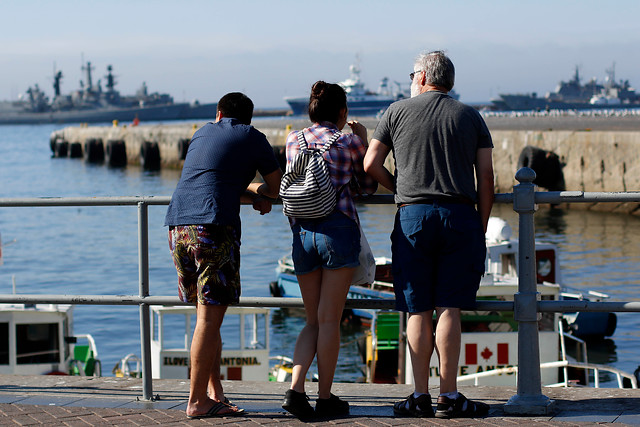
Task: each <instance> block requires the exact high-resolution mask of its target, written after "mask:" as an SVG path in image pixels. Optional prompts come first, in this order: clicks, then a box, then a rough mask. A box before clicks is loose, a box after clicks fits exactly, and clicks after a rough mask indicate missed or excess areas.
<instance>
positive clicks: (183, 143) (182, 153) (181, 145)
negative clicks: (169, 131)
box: [178, 138, 191, 160]
mask: <svg viewBox="0 0 640 427" xmlns="http://www.w3.org/2000/svg"><path fill="white" fill-rule="evenodd" d="M190 143H191V140H190V139H189V138H182V139H181V140H180V141H178V156H179V160H184V159H186V158H187V152H188V151H189V144H190Z"/></svg>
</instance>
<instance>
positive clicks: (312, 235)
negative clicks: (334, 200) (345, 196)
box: [291, 212, 360, 274]
mask: <svg viewBox="0 0 640 427" xmlns="http://www.w3.org/2000/svg"><path fill="white" fill-rule="evenodd" d="M291 231H292V232H293V250H292V255H291V258H292V259H293V266H294V268H295V271H296V274H307V273H311V272H312V271H314V270H317V269H318V268H325V269H328V270H335V269H338V268H343V267H357V266H359V265H360V262H359V261H358V255H359V254H360V227H358V224H357V223H356V222H355V221H354V220H352V219H351V218H349V217H348V216H346V215H345V214H343V213H341V212H334V213H332V214H331V215H329V216H327V217H325V218H322V219H315V220H313V219H306V220H304V219H296V222H295V224H294V225H293V226H292V227H291Z"/></svg>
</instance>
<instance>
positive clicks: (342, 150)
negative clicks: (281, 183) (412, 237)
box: [287, 122, 378, 223]
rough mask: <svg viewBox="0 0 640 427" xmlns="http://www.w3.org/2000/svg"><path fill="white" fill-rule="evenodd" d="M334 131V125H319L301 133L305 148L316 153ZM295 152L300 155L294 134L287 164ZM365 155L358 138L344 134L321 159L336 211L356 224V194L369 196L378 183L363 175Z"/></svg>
mask: <svg viewBox="0 0 640 427" xmlns="http://www.w3.org/2000/svg"><path fill="white" fill-rule="evenodd" d="M337 130H338V128H337V127H336V125H334V124H333V123H330V122H322V123H315V124H314V125H313V126H311V127H309V128H305V129H303V132H304V138H305V139H306V140H307V146H308V147H309V148H317V149H319V148H321V147H322V146H323V145H324V144H325V142H327V141H328V140H329V138H331V136H332V135H333V134H334V132H336V131H337ZM298 151H300V145H299V144H298V131H293V132H291V133H290V134H289V135H288V136H287V164H288V163H289V162H291V161H292V160H293V158H294V157H295V156H296V154H298ZM366 151H367V147H366V145H365V143H364V142H363V141H362V140H361V139H360V137H358V136H357V135H355V134H353V133H344V134H343V135H342V136H341V137H340V138H338V140H337V141H336V142H334V143H333V144H332V145H331V148H330V149H329V150H327V151H326V152H325V153H324V155H323V157H324V160H325V161H326V163H327V166H328V167H329V174H330V175H331V182H332V184H333V186H334V187H335V189H336V192H337V193H338V200H337V204H336V209H337V210H339V211H341V212H343V213H344V214H345V215H347V216H348V217H350V218H352V219H353V220H354V221H356V222H358V223H359V222H360V221H359V219H358V214H357V212H356V206H355V203H354V202H353V197H354V195H358V192H359V193H360V194H372V193H374V192H375V191H376V189H377V188H378V184H377V182H376V181H375V180H374V179H373V178H371V177H370V176H369V175H367V174H366V173H365V171H364V166H363V165H362V161H363V159H364V155H365V153H366ZM352 177H355V180H356V182H357V183H358V186H359V187H360V188H359V189H353V188H352V186H350V185H349V183H350V182H351V178H352ZM354 193H355V194H354Z"/></svg>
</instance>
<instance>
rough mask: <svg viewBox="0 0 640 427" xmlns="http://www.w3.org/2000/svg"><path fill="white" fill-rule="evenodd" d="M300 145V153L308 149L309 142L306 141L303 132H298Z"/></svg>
mask: <svg viewBox="0 0 640 427" xmlns="http://www.w3.org/2000/svg"><path fill="white" fill-rule="evenodd" d="M298 144H299V145H300V151H302V150H306V149H307V148H308V146H307V140H306V139H304V133H303V132H302V131H299V132H298Z"/></svg>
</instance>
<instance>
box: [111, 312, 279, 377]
mask: <svg viewBox="0 0 640 427" xmlns="http://www.w3.org/2000/svg"><path fill="white" fill-rule="evenodd" d="M269 313H270V312H269V309H268V308H249V307H233V306H232V307H229V308H228V309H227V312H226V313H225V316H224V322H223V324H222V327H221V329H220V334H221V336H222V355H221V361H220V375H221V378H222V379H223V380H248V381H268V380H269V376H270V373H271V370H272V368H271V367H270V357H269V321H270V316H269ZM195 324H196V308H195V307H194V306H180V307H177V306H166V307H165V306H151V330H152V331H154V334H153V336H152V338H151V372H152V377H153V378H158V379H167V378H173V379H188V378H189V376H190V366H191V364H190V360H189V356H190V349H191V339H192V337H193V329H194V327H195ZM274 363H275V362H274ZM113 373H114V374H115V375H116V376H124V377H129V376H130V377H139V376H140V375H141V361H140V359H139V358H138V357H137V356H136V355H135V354H128V355H127V356H125V357H123V358H122V359H120V361H118V363H117V364H116V366H115V367H114V368H113Z"/></svg>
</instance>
